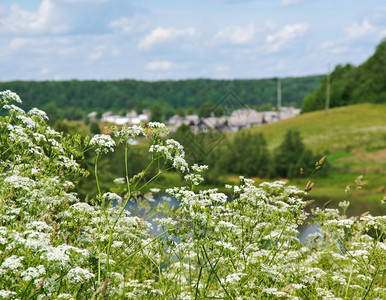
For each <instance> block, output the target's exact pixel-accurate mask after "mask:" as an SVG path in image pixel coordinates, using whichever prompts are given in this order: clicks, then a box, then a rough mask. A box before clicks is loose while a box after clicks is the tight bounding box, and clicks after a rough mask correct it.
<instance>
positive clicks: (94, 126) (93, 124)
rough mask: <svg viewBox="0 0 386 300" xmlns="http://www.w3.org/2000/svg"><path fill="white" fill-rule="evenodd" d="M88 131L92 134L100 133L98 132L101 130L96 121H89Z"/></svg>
mask: <svg viewBox="0 0 386 300" xmlns="http://www.w3.org/2000/svg"><path fill="white" fill-rule="evenodd" d="M90 132H91V133H92V134H100V133H101V130H100V128H99V125H98V123H96V122H91V124H90Z"/></svg>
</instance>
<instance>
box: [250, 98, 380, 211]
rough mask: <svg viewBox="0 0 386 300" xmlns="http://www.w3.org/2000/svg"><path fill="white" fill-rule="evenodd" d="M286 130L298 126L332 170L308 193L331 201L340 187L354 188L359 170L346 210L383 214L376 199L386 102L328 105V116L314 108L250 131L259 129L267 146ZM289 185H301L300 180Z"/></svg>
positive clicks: (340, 192) (342, 195)
mask: <svg viewBox="0 0 386 300" xmlns="http://www.w3.org/2000/svg"><path fill="white" fill-rule="evenodd" d="M288 129H295V130H298V131H299V132H300V133H301V136H302V138H303V141H304V143H305V144H306V146H307V147H309V148H310V149H312V150H313V152H314V153H320V154H322V155H324V154H326V155H327V160H328V161H329V163H330V165H331V166H332V168H333V170H332V171H331V172H330V174H329V176H328V177H327V178H318V179H315V186H314V189H313V191H312V196H313V197H314V198H315V199H316V200H318V201H319V204H320V203H324V202H325V201H327V200H333V202H332V205H336V204H337V202H338V201H340V200H343V199H344V198H345V197H346V195H345V193H344V189H345V187H346V186H347V185H351V186H352V187H353V186H354V179H355V178H356V177H357V176H359V175H361V174H362V175H363V176H364V181H365V183H366V184H365V185H364V187H363V188H362V189H361V190H360V191H355V192H353V194H352V196H351V200H352V204H353V208H352V209H351V213H353V214H358V213H361V212H363V211H366V210H370V211H371V212H372V213H376V214H382V213H384V212H382V211H380V210H379V208H380V205H379V204H378V203H379V200H381V199H382V198H383V195H384V194H385V191H386V189H385V186H386V153H385V152H386V150H385V149H386V105H384V104H358V105H352V106H346V107H340V108H335V109H330V110H329V113H328V115H326V114H325V112H324V111H316V112H311V113H307V114H303V115H300V116H297V117H295V118H291V119H287V120H282V121H280V122H277V123H273V124H266V125H263V126H259V127H254V128H251V129H249V130H250V131H251V132H254V133H257V132H262V133H263V134H264V136H265V138H266V140H267V143H268V147H269V148H270V149H271V150H272V149H274V148H276V147H277V146H278V145H279V144H280V143H281V141H282V140H283V137H284V134H285V132H286V131H287V130H288ZM291 183H292V184H296V185H298V186H302V185H303V184H305V180H294V181H292V182H291ZM375 200H377V201H376V203H374V202H375Z"/></svg>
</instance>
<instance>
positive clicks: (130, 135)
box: [114, 125, 145, 144]
mask: <svg viewBox="0 0 386 300" xmlns="http://www.w3.org/2000/svg"><path fill="white" fill-rule="evenodd" d="M114 135H115V136H116V137H117V138H118V141H119V142H120V143H122V144H132V143H133V142H134V140H135V138H136V137H137V136H139V135H145V129H144V128H143V127H142V126H138V125H133V126H130V127H127V126H122V128H121V129H120V130H119V131H116V132H115V133H114Z"/></svg>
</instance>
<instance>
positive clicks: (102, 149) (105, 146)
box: [90, 134, 115, 154]
mask: <svg viewBox="0 0 386 300" xmlns="http://www.w3.org/2000/svg"><path fill="white" fill-rule="evenodd" d="M90 145H91V146H95V152H96V153H97V154H100V153H104V154H106V153H109V152H114V147H115V142H114V140H113V139H112V138H111V136H109V135H107V134H96V135H94V136H93V137H92V139H91V140H90Z"/></svg>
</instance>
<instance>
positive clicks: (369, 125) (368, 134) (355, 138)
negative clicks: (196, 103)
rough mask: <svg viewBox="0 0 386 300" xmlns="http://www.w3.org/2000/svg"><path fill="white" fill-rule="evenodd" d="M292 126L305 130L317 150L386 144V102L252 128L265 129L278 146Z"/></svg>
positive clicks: (271, 145)
mask: <svg viewBox="0 0 386 300" xmlns="http://www.w3.org/2000/svg"><path fill="white" fill-rule="evenodd" d="M288 129H296V130H298V131H299V132H300V133H301V136H302V138H303V141H304V143H305V144H306V145H307V147H309V148H310V149H312V150H313V151H314V152H320V153H338V152H342V151H345V150H347V149H348V148H365V149H368V150H369V149H374V148H375V149H378V148H381V147H386V105H385V104H367V103H366V104H358V105H351V106H345V107H339V108H334V109H330V110H329V113H328V114H327V115H326V114H325V112H324V111H316V112H311V113H307V114H302V115H299V116H297V117H295V118H291V119H286V120H282V121H280V122H276V123H273V124H266V125H263V126H259V127H254V128H251V129H250V131H251V132H262V133H263V134H264V136H265V138H266V139H267V142H268V145H269V148H270V149H273V148H275V147H277V146H278V145H279V144H280V143H281V141H282V140H283V137H284V134H285V132H286V131H287V130H288Z"/></svg>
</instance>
